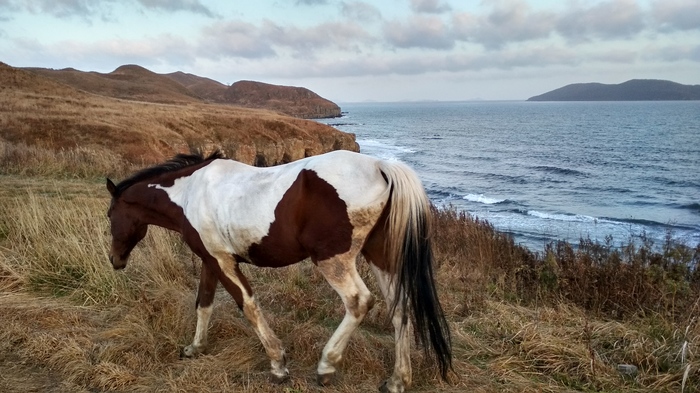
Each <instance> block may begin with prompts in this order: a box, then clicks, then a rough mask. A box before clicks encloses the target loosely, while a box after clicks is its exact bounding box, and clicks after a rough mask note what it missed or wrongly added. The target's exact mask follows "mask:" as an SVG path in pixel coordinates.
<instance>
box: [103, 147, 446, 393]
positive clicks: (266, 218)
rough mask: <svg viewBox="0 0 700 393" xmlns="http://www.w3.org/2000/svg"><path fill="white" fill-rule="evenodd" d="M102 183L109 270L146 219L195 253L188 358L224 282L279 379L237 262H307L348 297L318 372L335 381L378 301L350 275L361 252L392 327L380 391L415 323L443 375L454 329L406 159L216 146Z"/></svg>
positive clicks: (283, 372)
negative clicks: (264, 159) (261, 153)
mask: <svg viewBox="0 0 700 393" xmlns="http://www.w3.org/2000/svg"><path fill="white" fill-rule="evenodd" d="M106 183H107V184H106V185H107V190H108V191H109V193H110V195H111V197H112V199H111V203H110V206H109V210H108V212H107V215H108V217H109V220H110V231H111V235H112V245H111V249H110V252H109V260H110V262H111V264H112V266H113V268H114V269H123V268H124V267H125V266H126V264H127V260H128V258H129V256H130V254H131V252H132V250H133V249H134V247H135V246H136V244H137V243H139V241H141V240H142V239H143V238H144V236H145V235H146V232H147V229H148V226H149V225H156V226H160V227H164V228H167V229H169V230H173V231H176V232H179V233H180V234H181V235H182V238H183V239H184V242H185V243H186V244H187V245H188V246H189V247H190V248H191V250H192V251H193V252H194V254H196V255H197V256H199V257H200V258H201V260H202V268H201V275H200V281H199V288H198V291H197V297H196V302H195V308H196V313H197V324H196V329H195V334H194V338H193V341H192V343H191V344H190V345H188V346H186V347H185V348H184V349H183V350H182V353H183V355H184V356H186V357H193V356H196V355H197V354H200V353H202V352H203V351H204V349H205V347H206V344H207V329H208V324H209V319H210V317H211V314H212V309H213V300H214V294H215V291H216V287H217V284H218V282H220V283H221V284H222V285H223V287H224V288H225V289H226V291H227V292H228V293H229V294H230V295H231V296H232V297H233V299H234V300H235V302H236V304H237V305H238V307H239V308H240V309H241V310H242V312H243V315H244V316H245V318H246V319H247V320H248V321H249V322H250V324H251V325H252V327H253V328H254V330H255V332H256V334H257V336H258V337H259V339H260V341H261V342H262V345H263V347H264V349H265V352H266V353H267V355H268V357H269V359H270V365H271V370H270V372H271V379H272V381H273V382H276V383H281V382H283V381H285V380H286V379H287V378H288V376H289V371H288V369H287V367H286V355H285V350H284V347H283V345H282V342H281V340H280V339H279V338H278V337H277V336H276V335H275V333H274V332H273V331H272V329H271V328H270V327H269V325H268V323H267V321H266V319H265V317H264V315H263V312H262V311H261V308H260V306H259V304H258V302H257V301H256V299H255V296H254V293H253V289H252V288H251V286H250V284H249V282H248V280H247V278H246V277H245V276H244V275H243V273H242V272H241V269H240V267H239V264H241V263H248V264H252V265H255V266H258V267H270V268H278V267H284V266H289V265H292V264H295V263H297V262H300V261H302V260H305V259H306V258H310V259H311V261H313V263H314V264H315V265H316V267H317V268H318V270H319V271H320V273H321V274H322V275H323V277H324V278H325V279H326V280H327V281H328V283H329V284H330V285H331V287H332V288H333V289H334V290H335V291H336V292H337V293H338V295H340V297H341V299H342V301H343V304H344V305H345V315H344V318H343V320H342V322H341V323H340V325H339V326H338V327H337V329H336V330H335V332H334V333H333V335H332V336H331V337H330V339H329V340H328V342H327V343H326V345H325V347H324V348H323V352H322V354H321V359H320V360H319V363H318V367H317V370H316V371H317V382H318V384H319V385H321V386H326V385H329V384H331V383H332V382H333V380H334V379H335V374H336V369H337V367H338V365H339V362H340V361H341V359H342V358H343V353H344V351H345V349H346V347H347V344H348V341H349V340H350V337H351V335H352V333H353V331H354V330H355V329H356V328H357V327H358V325H359V324H360V322H361V321H362V319H363V318H364V317H365V315H366V314H367V312H368V311H369V310H370V309H371V308H372V306H373V304H374V297H373V296H372V294H371V293H370V291H369V290H368V289H367V287H366V285H365V283H364V282H363V280H362V278H361V277H360V275H359V274H358V271H357V267H356V261H357V259H358V255H359V254H360V253H361V254H362V255H363V256H364V257H365V259H366V261H368V263H369V266H370V268H371V271H372V272H373V275H374V276H375V277H376V279H377V281H378V284H379V287H380V290H381V292H382V295H383V296H384V299H385V302H386V305H387V309H388V311H389V315H390V318H391V321H392V324H393V327H394V340H395V360H394V369H393V373H392V374H391V376H390V377H389V378H388V379H386V380H385V381H384V382H383V384H382V385H381V386H380V390H381V391H384V392H402V391H404V390H405V389H407V388H408V387H410V385H411V381H412V373H411V361H410V341H411V340H410V337H411V333H410V332H411V331H412V329H415V331H414V335H415V336H416V340H418V341H420V342H421V343H422V344H423V349H424V352H425V353H426V355H427V356H430V357H431V358H433V359H435V360H436V364H437V366H438V368H439V372H440V375H441V376H442V378H443V379H446V378H447V373H448V372H449V370H451V369H452V348H451V340H450V331H449V327H448V323H447V321H446V319H445V316H444V313H443V310H442V307H441V305H440V302H439V299H438V294H437V291H436V285H435V280H434V273H433V253H432V249H431V237H430V231H431V229H430V225H431V224H430V222H431V210H430V209H431V205H430V202H429V200H428V198H427V195H426V193H425V190H424V188H423V186H422V184H421V182H420V180H419V178H418V176H417V175H416V173H415V172H414V171H413V170H412V169H410V168H409V167H408V166H407V165H405V164H402V163H400V162H398V161H388V160H380V159H377V158H373V157H370V156H367V155H363V154H360V153H354V152H349V151H342V150H339V151H334V152H330V153H326V154H321V155H318V156H312V157H308V158H304V159H301V160H298V161H294V162H291V163H287V164H284V165H279V166H274V167H268V168H260V167H253V166H249V165H246V164H243V163H240V162H237V161H234V160H231V159H225V158H224V157H223V154H222V153H220V152H219V151H215V152H214V153H212V154H210V155H209V156H207V157H204V156H203V155H202V154H178V155H177V156H175V157H174V158H172V159H170V160H169V161H167V162H165V163H163V164H160V165H156V166H153V167H149V168H146V169H143V170H141V171H139V172H137V173H135V174H133V175H132V176H130V177H128V178H127V179H125V180H122V181H121V182H119V183H118V184H116V185H115V184H114V183H113V182H112V181H111V180H110V179H107V182H106Z"/></svg>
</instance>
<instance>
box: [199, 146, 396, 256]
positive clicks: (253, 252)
mask: <svg viewBox="0 0 700 393" xmlns="http://www.w3.org/2000/svg"><path fill="white" fill-rule="evenodd" d="M376 163H377V159H375V158H372V157H369V156H365V155H362V154H358V153H352V152H346V151H337V152H332V153H327V154H323V155H319V156H314V157H309V158H306V159H303V160H299V161H295V162H292V163H289V164H285V165H280V166H276V167H270V168H256V167H251V166H247V165H244V164H241V163H237V162H235V161H231V160H217V161H215V162H213V163H212V164H211V165H209V166H208V167H207V168H204V170H203V171H202V173H201V174H200V175H199V178H200V179H193V180H194V181H199V185H200V186H201V187H199V188H197V189H194V188H193V190H195V191H194V193H193V194H192V195H193V197H196V198H197V199H198V202H197V203H195V204H194V205H196V207H193V208H190V209H189V210H190V214H192V215H195V216H197V217H193V219H191V220H193V221H195V222H196V223H197V225H194V226H195V227H199V228H201V230H202V232H204V233H206V234H207V236H208V237H209V238H210V239H211V240H210V244H211V246H212V247H217V248H221V249H224V250H226V252H229V253H233V254H236V255H239V256H242V257H244V258H247V259H251V260H253V262H254V263H255V264H259V265H264V266H284V265H287V264H290V263H294V262H296V261H297V260H298V259H299V258H302V259H303V258H304V257H307V256H311V257H312V258H314V259H319V260H320V259H324V258H326V257H329V256H332V255H335V254H337V253H339V252H340V251H342V250H343V249H345V248H347V246H348V244H349V242H350V241H351V236H352V234H353V224H352V223H351V221H352V218H351V216H352V215H353V212H356V211H358V210H360V211H361V210H363V209H367V208H369V207H375V210H376V209H377V206H379V208H381V206H383V203H384V202H386V199H388V191H387V184H386V181H385V180H384V178H383V177H382V174H381V172H380V171H379V169H378V167H377V165H376ZM188 218H189V217H188Z"/></svg>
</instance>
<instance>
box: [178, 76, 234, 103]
mask: <svg viewBox="0 0 700 393" xmlns="http://www.w3.org/2000/svg"><path fill="white" fill-rule="evenodd" d="M165 76H166V77H168V78H170V79H172V80H174V81H175V82H177V83H179V84H181V85H183V86H185V87H186V88H187V89H188V90H189V91H191V92H193V93H195V94H196V95H197V96H198V97H200V98H201V99H203V100H205V101H208V102H218V103H224V102H226V98H225V97H224V94H225V93H226V89H227V88H228V87H227V86H226V85H224V84H223V83H219V82H217V81H215V80H213V79H209V78H204V77H201V76H197V75H193V74H187V73H184V72H182V71H177V72H173V73H170V74H165Z"/></svg>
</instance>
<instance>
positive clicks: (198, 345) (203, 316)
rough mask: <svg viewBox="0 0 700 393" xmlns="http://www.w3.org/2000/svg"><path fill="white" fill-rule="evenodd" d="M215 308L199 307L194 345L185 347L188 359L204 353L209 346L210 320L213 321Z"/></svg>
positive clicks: (184, 351)
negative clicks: (212, 316)
mask: <svg viewBox="0 0 700 393" xmlns="http://www.w3.org/2000/svg"><path fill="white" fill-rule="evenodd" d="M213 310H214V306H212V305H210V306H207V307H197V328H196V330H195V333H194V339H193V340H192V344H190V345H188V346H187V347H185V349H184V350H183V353H184V355H185V356H187V357H192V356H195V355H197V354H199V353H202V352H203V351H204V349H205V348H206V346H207V332H208V329H209V319H211V314H212V311H213Z"/></svg>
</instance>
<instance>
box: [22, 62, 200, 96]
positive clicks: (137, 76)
mask: <svg viewBox="0 0 700 393" xmlns="http://www.w3.org/2000/svg"><path fill="white" fill-rule="evenodd" d="M27 70H29V71H31V72H34V73H36V74H39V75H42V76H45V77H47V78H50V79H53V80H55V81H58V82H61V83H64V84H66V85H69V86H72V87H74V88H76V89H79V90H83V91H86V92H89V93H94V94H99V95H102V96H106V97H114V98H121V99H125V100H134V101H147V102H159V103H185V102H198V101H200V100H201V99H200V98H199V96H198V95H197V94H195V93H194V92H192V91H190V90H189V89H187V88H186V87H185V86H183V85H182V84H180V83H177V82H175V81H173V80H172V79H170V78H168V77H166V76H163V75H159V74H156V73H155V72H152V71H149V70H147V69H145V68H143V67H140V66H137V65H124V66H121V67H119V68H117V69H116V70H114V71H112V72H110V73H108V74H101V73H98V72H83V71H78V70H76V69H73V68H66V69H62V70H51V69H47V68H28V69H27Z"/></svg>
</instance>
